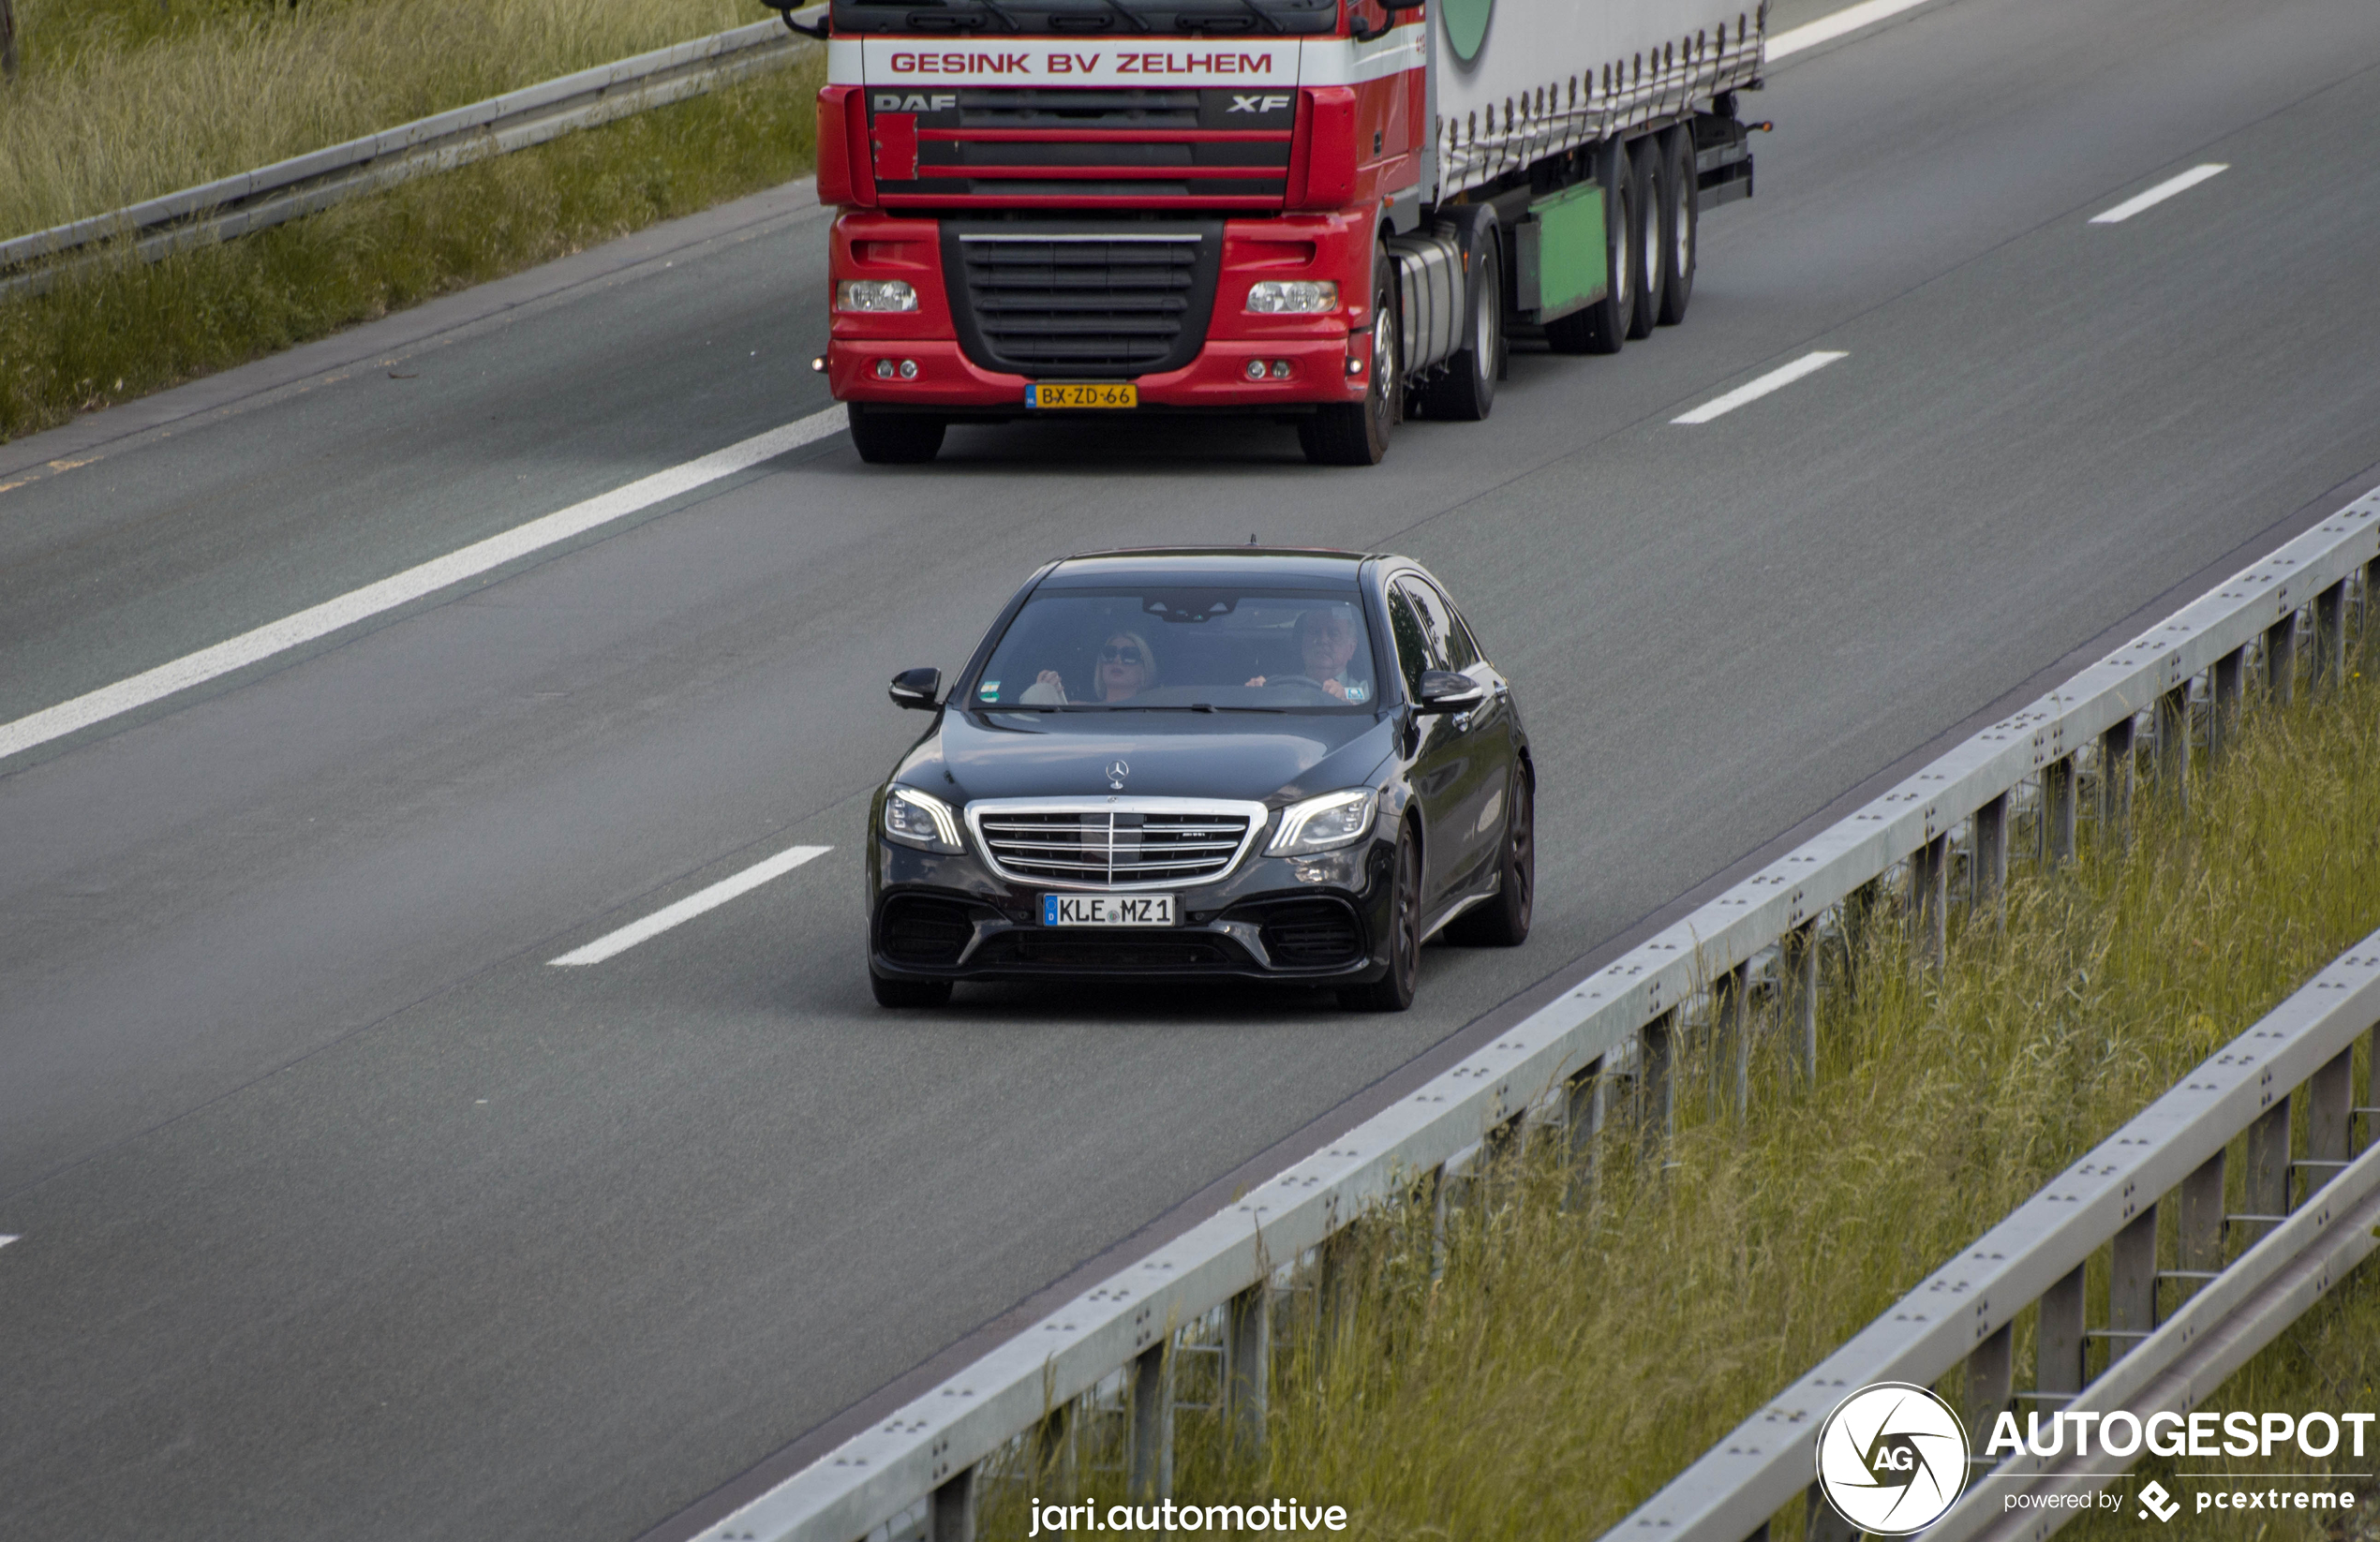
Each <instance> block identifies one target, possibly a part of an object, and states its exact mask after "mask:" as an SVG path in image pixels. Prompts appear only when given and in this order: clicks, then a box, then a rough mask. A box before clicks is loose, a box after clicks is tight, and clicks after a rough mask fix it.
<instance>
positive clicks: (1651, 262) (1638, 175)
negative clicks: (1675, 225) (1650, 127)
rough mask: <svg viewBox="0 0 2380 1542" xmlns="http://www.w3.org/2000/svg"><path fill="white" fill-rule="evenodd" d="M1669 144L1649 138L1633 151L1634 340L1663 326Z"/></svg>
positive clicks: (1631, 325)
mask: <svg viewBox="0 0 2380 1542" xmlns="http://www.w3.org/2000/svg"><path fill="white" fill-rule="evenodd" d="M1668 142H1669V141H1668V140H1667V139H1665V138H1664V137H1663V136H1661V135H1659V134H1647V135H1645V136H1644V138H1643V139H1641V140H1639V141H1636V143H1635V144H1634V145H1633V146H1631V147H1630V148H1629V157H1628V160H1629V179H1630V180H1631V181H1633V182H1634V183H1635V184H1636V207H1635V208H1634V209H1632V210H1630V211H1629V215H1631V217H1632V224H1631V225H1630V227H1629V229H1630V230H1631V232H1632V233H1633V235H1634V237H1635V240H1636V308H1635V309H1634V311H1632V312H1631V313H1630V314H1629V322H1628V334H1629V338H1630V339H1631V340H1633V339H1635V338H1639V337H1650V336H1652V335H1653V329H1654V328H1655V327H1656V326H1659V324H1660V320H1661V304H1662V292H1663V286H1662V283H1661V277H1662V274H1665V273H1666V272H1668V270H1669V263H1668V261H1667V260H1666V259H1664V258H1663V256H1662V254H1661V227H1662V223H1663V220H1662V215H1661V205H1663V204H1664V203H1667V202H1668V201H1669V182H1670V179H1669V157H1668V156H1667V155H1665V154H1664V153H1663V152H1664V149H1665V147H1666V146H1667V145H1668Z"/></svg>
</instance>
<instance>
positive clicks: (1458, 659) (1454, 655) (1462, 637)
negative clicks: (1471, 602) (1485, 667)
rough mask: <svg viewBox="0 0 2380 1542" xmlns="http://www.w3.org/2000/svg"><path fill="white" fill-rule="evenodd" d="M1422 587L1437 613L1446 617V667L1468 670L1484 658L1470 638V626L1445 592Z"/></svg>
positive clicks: (1427, 586) (1430, 586) (1434, 587)
mask: <svg viewBox="0 0 2380 1542" xmlns="http://www.w3.org/2000/svg"><path fill="white" fill-rule="evenodd" d="M1424 587H1425V588H1428V589H1429V591H1430V598H1431V599H1433V600H1436V601H1437V603H1438V611H1439V613H1440V614H1441V615H1444V616H1445V617H1446V667H1447V668H1449V669H1454V670H1464V669H1469V668H1470V667H1471V666H1472V665H1473V664H1476V663H1478V662H1480V660H1482V659H1484V658H1486V657H1487V656H1486V655H1485V654H1484V653H1482V652H1481V651H1480V645H1479V644H1478V643H1477V642H1475V641H1474V640H1473V639H1472V637H1471V628H1470V624H1469V623H1468V622H1466V621H1465V620H1464V619H1463V613H1462V612H1461V611H1458V610H1456V609H1455V608H1454V601H1453V600H1449V599H1448V598H1447V597H1446V591H1445V590H1443V589H1440V588H1438V587H1436V586H1432V585H1425V586H1424Z"/></svg>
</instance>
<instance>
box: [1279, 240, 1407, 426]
mask: <svg viewBox="0 0 2380 1542" xmlns="http://www.w3.org/2000/svg"><path fill="white" fill-rule="evenodd" d="M1404 405H1405V339H1404V334H1403V330H1402V328H1401V327H1400V325H1399V323H1398V320H1397V295H1396V270H1395V269H1394V268H1393V267H1391V265H1390V263H1389V258H1388V254H1387V253H1386V252H1382V253H1381V254H1380V255H1378V256H1377V257H1376V258H1374V259H1372V379H1371V383H1370V385H1369V386H1368V387H1367V388H1366V389H1365V391H1364V393H1363V400H1361V401H1360V402H1332V403H1331V404H1330V405H1329V406H1326V407H1318V408H1315V410H1314V416H1313V417H1311V418H1308V419H1306V420H1305V421H1303V422H1302V423H1299V424H1298V443H1299V444H1300V445H1301V446H1302V448H1303V449H1304V451H1305V458H1306V459H1307V460H1309V461H1312V462H1313V463H1314V464H1315V465H1316V466H1377V465H1379V464H1380V460H1381V457H1383V456H1385V455H1386V454H1388V452H1389V435H1390V432H1391V430H1393V429H1394V428H1395V427H1396V421H1397V418H1398V416H1399V412H1400V409H1401V408H1403V407H1404Z"/></svg>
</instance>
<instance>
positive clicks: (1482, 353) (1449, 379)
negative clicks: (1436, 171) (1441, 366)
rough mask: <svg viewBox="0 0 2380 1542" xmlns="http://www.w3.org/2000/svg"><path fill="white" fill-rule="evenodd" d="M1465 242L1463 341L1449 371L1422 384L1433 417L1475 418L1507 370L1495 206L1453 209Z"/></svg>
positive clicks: (1489, 401)
mask: <svg viewBox="0 0 2380 1542" xmlns="http://www.w3.org/2000/svg"><path fill="white" fill-rule="evenodd" d="M1453 216H1454V228H1455V233H1456V235H1457V237H1458V238H1459V239H1460V240H1461V241H1462V243H1463V255H1464V271H1465V283H1464V288H1465V289H1466V290H1468V291H1469V292H1468V293H1467V294H1466V295H1465V302H1464V303H1465V304H1466V305H1467V306H1468V307H1469V308H1468V310H1467V311H1465V315H1464V320H1465V323H1467V324H1466V325H1465V328H1464V330H1463V335H1464V338H1465V347H1464V348H1462V349H1461V350H1460V351H1458V352H1457V353H1456V354H1455V355H1454V357H1453V358H1451V359H1449V360H1448V361H1447V362H1446V371H1445V373H1444V374H1442V375H1440V376H1439V377H1438V378H1436V379H1435V380H1432V381H1431V382H1430V383H1429V384H1428V385H1426V386H1424V387H1422V389H1421V409H1422V410H1423V411H1424V412H1426V413H1428V414H1429V415H1430V416H1431V417H1433V418H1447V419H1452V420H1455V421H1458V422H1462V423H1477V422H1479V421H1480V419H1481V418H1484V417H1486V416H1487V415H1488V409H1489V408H1492V407H1494V406H1495V382H1496V381H1497V379H1499V378H1501V377H1502V375H1503V370H1504V242H1503V239H1502V238H1501V237H1500V236H1499V235H1498V234H1497V233H1496V226H1495V209H1493V208H1491V207H1490V206H1488V205H1487V204H1484V203H1466V204H1463V205H1461V206H1459V207H1457V208H1456V209H1455V210H1454V211H1453Z"/></svg>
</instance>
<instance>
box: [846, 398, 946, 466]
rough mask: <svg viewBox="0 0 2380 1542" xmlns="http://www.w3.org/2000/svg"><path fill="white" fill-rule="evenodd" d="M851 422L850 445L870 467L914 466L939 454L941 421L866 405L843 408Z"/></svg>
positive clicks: (860, 403) (940, 447)
mask: <svg viewBox="0 0 2380 1542" xmlns="http://www.w3.org/2000/svg"><path fill="white" fill-rule="evenodd" d="M844 410H845V411H846V413H847V414H848V415H849V417H850V419H851V446H852V448H853V449H855V450H856V451H858V452H859V458H860V459H861V460H864V461H866V462H867V463H868V464H869V465H870V466H917V465H921V464H922V463H924V462H926V461H930V460H932V459H933V458H934V457H935V456H936V455H939V454H941V453H942V435H943V430H944V429H945V428H946V427H947V426H948V424H946V423H944V422H943V421H942V420H941V419H940V418H929V417H926V416H924V415H923V414H920V413H915V412H887V411H885V409H884V408H881V407H870V405H869V404H868V403H866V402H854V403H852V404H851V405H850V407H848V408H845V409H844Z"/></svg>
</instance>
